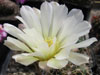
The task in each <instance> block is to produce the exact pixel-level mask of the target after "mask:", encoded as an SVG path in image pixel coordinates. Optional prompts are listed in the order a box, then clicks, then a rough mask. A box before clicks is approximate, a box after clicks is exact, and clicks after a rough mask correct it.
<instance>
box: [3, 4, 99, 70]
mask: <svg viewBox="0 0 100 75" xmlns="http://www.w3.org/2000/svg"><path fill="white" fill-rule="evenodd" d="M20 14H21V17H20V16H17V17H16V18H17V19H19V20H20V21H21V22H22V23H23V24H24V27H25V28H24V29H21V30H20V29H18V28H17V27H15V26H14V25H11V24H7V23H6V24H4V29H5V30H6V32H8V33H9V34H11V35H12V36H14V37H15V38H16V39H15V38H12V37H8V38H7V40H5V43H4V44H5V45H6V46H7V47H9V48H10V49H12V50H15V51H23V53H22V54H17V55H14V56H13V58H14V59H15V61H16V62H18V63H21V64H23V65H26V66H27V65H30V64H32V63H34V62H36V61H39V66H40V68H42V69H45V67H47V66H48V67H50V68H54V69H61V68H63V67H65V66H66V65H67V64H68V61H70V62H72V63H73V64H75V65H81V64H84V63H88V61H89V57H88V56H86V55H83V54H80V53H76V52H74V51H73V50H74V49H78V48H85V47H87V46H89V45H91V44H92V43H93V42H95V41H97V40H96V38H90V39H88V40H85V41H83V42H80V43H77V41H78V40H79V38H80V37H82V36H84V35H86V34H88V33H89V31H90V29H91V25H90V23H89V22H87V21H84V20H83V18H84V16H83V13H82V11H81V10H79V9H72V10H71V11H70V12H69V13H68V8H67V7H66V6H65V5H59V4H58V3H56V2H50V3H48V2H44V3H43V4H42V5H41V8H40V10H39V9H36V8H31V7H29V6H22V7H21V9H20Z"/></svg>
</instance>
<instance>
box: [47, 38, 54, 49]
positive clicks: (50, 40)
mask: <svg viewBox="0 0 100 75" xmlns="http://www.w3.org/2000/svg"><path fill="white" fill-rule="evenodd" d="M46 42H47V43H48V46H49V47H50V46H51V45H52V44H53V40H52V39H49V40H46Z"/></svg>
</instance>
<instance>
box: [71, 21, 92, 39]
mask: <svg viewBox="0 0 100 75" xmlns="http://www.w3.org/2000/svg"><path fill="white" fill-rule="evenodd" d="M90 29H91V24H90V23H89V22H87V21H83V22H81V23H79V24H77V26H76V27H75V28H74V29H73V31H72V33H73V34H74V35H77V36H79V37H81V36H84V35H86V34H88V33H89V31H90Z"/></svg>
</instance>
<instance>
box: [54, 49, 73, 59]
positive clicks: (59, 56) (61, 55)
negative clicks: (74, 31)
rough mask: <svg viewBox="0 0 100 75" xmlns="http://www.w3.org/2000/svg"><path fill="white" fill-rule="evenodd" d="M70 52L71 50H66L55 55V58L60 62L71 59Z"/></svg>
mask: <svg viewBox="0 0 100 75" xmlns="http://www.w3.org/2000/svg"><path fill="white" fill-rule="evenodd" d="M70 51H71V49H70V48H64V49H62V50H61V51H60V52H59V53H58V54H56V55H55V58H56V59H58V60H64V59H67V58H68V57H69V54H70Z"/></svg>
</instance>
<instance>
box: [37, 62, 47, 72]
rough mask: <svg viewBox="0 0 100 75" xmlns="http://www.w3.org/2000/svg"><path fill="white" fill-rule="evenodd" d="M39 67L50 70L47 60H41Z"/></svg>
mask: <svg viewBox="0 0 100 75" xmlns="http://www.w3.org/2000/svg"><path fill="white" fill-rule="evenodd" d="M39 67H40V68H41V69H43V70H46V71H47V70H49V67H48V66H47V61H40V62H39Z"/></svg>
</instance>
